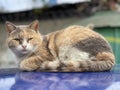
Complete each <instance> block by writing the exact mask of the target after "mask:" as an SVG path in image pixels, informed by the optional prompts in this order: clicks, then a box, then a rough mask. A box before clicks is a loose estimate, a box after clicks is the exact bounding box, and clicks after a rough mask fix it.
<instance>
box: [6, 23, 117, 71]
mask: <svg viewBox="0 0 120 90" xmlns="http://www.w3.org/2000/svg"><path fill="white" fill-rule="evenodd" d="M6 29H7V30H8V32H9V37H8V39H7V41H8V46H9V48H10V49H11V50H12V51H13V52H14V53H15V54H16V56H17V57H18V58H20V59H21V61H20V69H21V70H26V71H33V70H38V71H55V72H57V71H61V72H84V71H106V70H110V69H111V68H112V67H113V66H114V64H115V57H114V54H113V52H112V49H111V47H110V45H109V43H108V42H107V41H106V40H105V38H104V37H103V36H101V35H100V34H98V33H96V32H94V31H93V30H91V28H88V27H83V26H77V25H73V26H70V27H68V28H66V29H63V30H59V31H56V32H53V33H50V34H47V35H45V36H42V35H41V34H40V33H39V22H38V21H34V22H33V23H31V24H30V25H26V26H22V25H20V26H16V25H14V24H12V23H10V22H7V23H6ZM16 37H17V38H25V39H27V38H29V37H32V40H30V41H29V42H27V44H29V45H31V47H33V48H34V49H33V50H32V51H29V52H27V53H26V54H21V52H22V51H21V52H20V51H19V52H17V50H16V47H17V46H18V45H20V43H18V41H15V40H14V38H16ZM21 45H22V41H21Z"/></svg>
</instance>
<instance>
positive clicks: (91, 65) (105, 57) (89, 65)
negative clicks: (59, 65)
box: [62, 52, 115, 72]
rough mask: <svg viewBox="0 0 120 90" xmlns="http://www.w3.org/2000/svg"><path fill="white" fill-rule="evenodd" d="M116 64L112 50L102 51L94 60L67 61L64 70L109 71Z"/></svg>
mask: <svg viewBox="0 0 120 90" xmlns="http://www.w3.org/2000/svg"><path fill="white" fill-rule="evenodd" d="M114 64H115V57H114V55H113V53H110V52H100V53H98V54H97V55H96V58H95V59H93V60H81V61H75V60H74V61H73V60H70V61H67V62H66V65H67V67H66V68H63V69H62V70H63V71H68V72H72V71H73V72H85V71H93V72H98V71H108V70H111V69H112V67H113V66H114Z"/></svg>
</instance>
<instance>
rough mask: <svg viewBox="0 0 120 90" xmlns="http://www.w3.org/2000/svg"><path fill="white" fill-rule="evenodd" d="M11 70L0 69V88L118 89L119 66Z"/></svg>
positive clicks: (33, 89) (17, 89)
mask: <svg viewBox="0 0 120 90" xmlns="http://www.w3.org/2000/svg"><path fill="white" fill-rule="evenodd" d="M13 72H14V71H11V70H7V71H0V90H120V66H117V67H116V68H115V69H114V70H112V71H110V72H85V73H47V72H20V71H17V70H16V71H15V72H14V73H13ZM10 73H11V74H10Z"/></svg>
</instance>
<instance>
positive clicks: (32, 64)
mask: <svg viewBox="0 0 120 90" xmlns="http://www.w3.org/2000/svg"><path fill="white" fill-rule="evenodd" d="M40 64H41V61H40V58H38V57H36V56H34V57H30V58H27V59H25V60H23V61H21V62H20V69H21V70H23V71H34V70H37V69H38V68H39V67H40Z"/></svg>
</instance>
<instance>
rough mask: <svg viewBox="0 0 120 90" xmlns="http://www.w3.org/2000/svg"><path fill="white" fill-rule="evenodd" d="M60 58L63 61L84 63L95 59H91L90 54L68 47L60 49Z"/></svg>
mask: <svg viewBox="0 0 120 90" xmlns="http://www.w3.org/2000/svg"><path fill="white" fill-rule="evenodd" d="M59 58H60V59H61V60H75V61H83V60H92V59H93V58H95V57H90V54H89V53H87V52H84V51H80V50H78V49H77V48H75V47H70V46H66V47H61V48H60V52H59Z"/></svg>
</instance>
